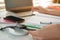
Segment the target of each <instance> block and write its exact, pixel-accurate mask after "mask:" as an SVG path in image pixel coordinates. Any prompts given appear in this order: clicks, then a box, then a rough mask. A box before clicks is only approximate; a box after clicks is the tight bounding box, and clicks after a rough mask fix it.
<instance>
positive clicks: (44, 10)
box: [32, 6, 47, 13]
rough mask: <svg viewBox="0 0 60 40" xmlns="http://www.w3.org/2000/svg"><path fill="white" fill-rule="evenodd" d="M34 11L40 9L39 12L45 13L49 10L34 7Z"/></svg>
mask: <svg viewBox="0 0 60 40" xmlns="http://www.w3.org/2000/svg"><path fill="white" fill-rule="evenodd" d="M32 11H38V12H39V13H45V12H46V11H47V10H46V9H44V8H43V7H40V6H38V7H32Z"/></svg>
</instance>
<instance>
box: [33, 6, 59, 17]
mask: <svg viewBox="0 0 60 40" xmlns="http://www.w3.org/2000/svg"><path fill="white" fill-rule="evenodd" d="M32 11H38V12H39V13H44V14H49V15H54V16H60V11H57V10H54V9H52V10H47V9H44V8H42V7H40V6H39V7H33V8H32Z"/></svg>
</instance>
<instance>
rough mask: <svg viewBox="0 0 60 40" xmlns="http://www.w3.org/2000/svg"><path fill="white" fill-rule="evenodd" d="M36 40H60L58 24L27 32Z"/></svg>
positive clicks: (59, 25) (59, 26)
mask: <svg viewBox="0 0 60 40" xmlns="http://www.w3.org/2000/svg"><path fill="white" fill-rule="evenodd" d="M29 33H30V34H32V36H33V38H34V39H36V40H56V39H59V40H60V24H51V25H47V26H45V27H44V28H42V29H41V30H37V31H29Z"/></svg>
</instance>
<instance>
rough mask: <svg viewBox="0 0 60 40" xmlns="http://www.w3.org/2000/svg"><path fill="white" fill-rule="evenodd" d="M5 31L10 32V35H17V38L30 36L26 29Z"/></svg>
mask: <svg viewBox="0 0 60 40" xmlns="http://www.w3.org/2000/svg"><path fill="white" fill-rule="evenodd" d="M5 31H6V32H8V33H9V34H12V35H16V36H23V35H27V34H28V31H27V30H24V29H12V28H6V29H5Z"/></svg>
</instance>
